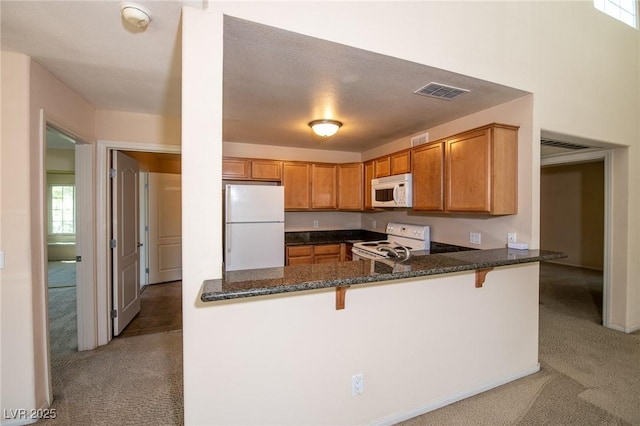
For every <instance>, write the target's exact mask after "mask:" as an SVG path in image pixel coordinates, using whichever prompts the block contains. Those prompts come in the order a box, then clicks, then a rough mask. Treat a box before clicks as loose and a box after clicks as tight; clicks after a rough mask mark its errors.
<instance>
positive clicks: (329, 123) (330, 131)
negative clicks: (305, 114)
mask: <svg viewBox="0 0 640 426" xmlns="http://www.w3.org/2000/svg"><path fill="white" fill-rule="evenodd" d="M309 127H311V129H312V130H313V132H314V133H315V134H316V135H318V136H321V137H323V138H328V137H331V136H333V135H335V134H336V133H337V132H338V129H340V127H342V123H341V122H339V121H337V120H329V119H322V120H313V121H312V122H310V123H309Z"/></svg>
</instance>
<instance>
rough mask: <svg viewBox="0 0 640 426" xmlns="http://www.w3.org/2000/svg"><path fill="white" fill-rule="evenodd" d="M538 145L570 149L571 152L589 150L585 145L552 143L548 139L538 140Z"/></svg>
mask: <svg viewBox="0 0 640 426" xmlns="http://www.w3.org/2000/svg"><path fill="white" fill-rule="evenodd" d="M540 145H544V146H552V147H555V148H564V149H572V150H578V149H587V148H590V147H588V146H586V145H579V144H577V143H569V142H560V141H552V140H550V139H541V140H540Z"/></svg>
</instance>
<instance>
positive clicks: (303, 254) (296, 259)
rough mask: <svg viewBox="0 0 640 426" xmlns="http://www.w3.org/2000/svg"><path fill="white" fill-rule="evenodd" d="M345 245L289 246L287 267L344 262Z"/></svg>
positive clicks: (287, 249)
mask: <svg viewBox="0 0 640 426" xmlns="http://www.w3.org/2000/svg"><path fill="white" fill-rule="evenodd" d="M344 259H345V245H344V244H316V245H305V246H287V248H286V263H285V265H287V266H289V265H305V264H311V263H330V262H343V261H344Z"/></svg>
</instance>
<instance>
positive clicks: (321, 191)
mask: <svg viewBox="0 0 640 426" xmlns="http://www.w3.org/2000/svg"><path fill="white" fill-rule="evenodd" d="M336 171H337V167H336V165H335V164H312V165H311V208H313V209H336V208H337V207H338V203H337V192H338V191H337V189H338V187H337V183H336V176H337V175H336Z"/></svg>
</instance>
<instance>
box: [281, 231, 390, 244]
mask: <svg viewBox="0 0 640 426" xmlns="http://www.w3.org/2000/svg"><path fill="white" fill-rule="evenodd" d="M386 238H387V234H383V233H380V232H374V231H368V230H366V229H339V230H335V231H294V232H285V233H284V244H285V245H287V246H296V245H307V244H338V243H353V242H358V241H376V240H385V239H386Z"/></svg>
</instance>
